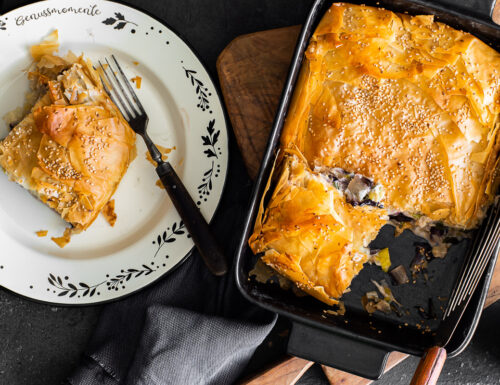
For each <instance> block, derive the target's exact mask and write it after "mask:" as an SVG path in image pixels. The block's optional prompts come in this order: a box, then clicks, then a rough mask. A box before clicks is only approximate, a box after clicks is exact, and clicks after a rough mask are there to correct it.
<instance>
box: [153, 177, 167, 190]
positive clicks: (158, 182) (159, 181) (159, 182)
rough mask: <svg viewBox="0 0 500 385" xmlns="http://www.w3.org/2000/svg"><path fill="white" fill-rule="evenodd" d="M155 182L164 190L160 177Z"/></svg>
mask: <svg viewBox="0 0 500 385" xmlns="http://www.w3.org/2000/svg"><path fill="white" fill-rule="evenodd" d="M155 184H156V185H157V186H158V187H159V188H161V189H162V190H165V186H164V185H163V183H161V180H160V179H158V180H157V181H156V183H155Z"/></svg>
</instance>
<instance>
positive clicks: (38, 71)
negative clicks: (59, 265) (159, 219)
mask: <svg viewBox="0 0 500 385" xmlns="http://www.w3.org/2000/svg"><path fill="white" fill-rule="evenodd" d="M57 48H58V43H57V32H55V33H53V34H52V35H51V36H50V38H49V39H48V40H46V41H44V42H42V43H41V44H40V45H37V46H34V47H32V48H31V53H32V56H33V58H34V59H35V62H34V64H33V65H32V66H31V67H30V69H29V71H28V77H29V78H30V80H31V82H32V88H33V90H34V92H35V93H36V94H37V95H38V96H39V98H38V100H37V101H36V103H35V104H34V106H33V107H32V108H31V109H30V110H29V112H28V113H27V114H26V115H25V116H24V117H23V118H22V119H21V120H20V121H19V122H16V123H14V124H11V125H14V127H13V128H12V130H11V131H10V133H9V134H8V135H7V137H6V138H5V139H3V140H2V141H1V142H0V166H1V167H2V168H3V169H4V171H5V172H6V173H7V174H8V176H9V178H10V179H11V180H13V181H15V182H17V183H19V184H20V185H22V186H23V187H24V188H25V189H27V190H28V191H30V192H31V193H32V194H33V195H35V196H36V197H38V198H39V199H40V200H41V201H42V202H44V203H45V204H46V205H48V206H49V207H50V208H52V209H54V210H55V211H57V212H58V213H59V214H60V215H61V217H62V218H63V219H64V220H65V221H67V222H69V223H70V224H71V226H72V229H73V230H72V232H79V231H81V230H85V229H87V228H88V227H89V226H90V225H91V224H92V222H93V221H94V220H95V219H96V217H97V216H98V214H99V213H100V212H101V210H102V209H103V208H104V207H105V205H106V204H107V203H108V201H109V200H110V198H111V196H112V195H113V193H114V192H115V190H116V188H117V187H118V184H119V183H120V180H121V179H122V177H123V175H124V174H125V172H126V171H127V168H128V166H129V164H130V162H131V161H132V159H133V158H134V154H135V134H134V132H133V131H132V129H131V128H130V126H129V125H128V123H127V122H126V121H125V120H124V119H123V117H122V115H121V114H120V111H119V110H118V108H117V107H116V106H115V105H114V104H113V102H112V101H111V99H110V98H109V97H108V95H107V94H106V92H105V91H104V89H103V86H102V84H101V80H100V78H99V75H98V73H97V72H96V71H95V70H94V69H93V67H92V64H91V63H90V61H88V60H85V59H84V58H83V57H82V56H80V57H76V56H75V55H73V54H68V55H67V56H66V57H59V56H57V55H55V54H54V51H56V50H57ZM66 235H68V232H67V233H66ZM68 239H69V237H68V236H66V237H63V238H56V239H55V240H56V242H57V243H58V244H59V245H60V246H64V245H65V243H67V241H68Z"/></svg>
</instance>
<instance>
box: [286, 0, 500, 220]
mask: <svg viewBox="0 0 500 385" xmlns="http://www.w3.org/2000/svg"><path fill="white" fill-rule="evenodd" d="M499 113H500V54H499V53H497V52H496V51H494V50H493V49H492V48H490V47H489V46H487V45H486V44H484V43H483V42H481V41H480V40H479V39H477V38H475V37H474V36H472V35H470V34H467V33H464V32H461V31H457V30H455V29H453V28H451V27H449V26H447V25H444V24H442V23H438V22H435V21H433V17H432V16H409V15H404V14H396V13H393V12H390V11H387V10H383V9H379V8H374V7H367V6H359V5H351V4H344V3H335V4H333V5H332V7H331V8H330V9H329V10H328V11H327V13H326V14H325V16H324V17H323V19H322V20H321V22H320V24H319V25H318V27H317V29H316V31H315V33H314V35H313V37H312V39H311V42H310V44H309V47H308V49H307V52H306V59H305V61H304V64H303V67H302V71H301V74H300V77H299V80H298V82H297V85H296V90H295V94H294V99H293V101H292V104H291V107H290V109H289V112H288V115H287V120H286V124H285V128H284V132H283V135H282V146H283V147H284V148H294V147H297V148H298V149H299V150H300V151H301V152H302V153H303V154H304V156H305V158H306V159H307V161H308V162H309V164H310V166H311V167H313V168H314V167H320V168H321V167H341V168H343V169H345V170H348V171H352V172H356V173H360V174H363V175H365V176H367V177H370V178H372V179H373V180H374V181H375V182H376V183H380V184H382V185H383V186H384V188H385V191H386V194H385V198H384V201H383V203H384V205H385V206H386V207H388V208H391V209H395V210H398V211H404V212H407V213H410V214H423V215H426V216H428V217H429V218H431V219H433V220H442V221H443V222H444V223H445V224H447V225H450V226H455V227H461V228H472V227H474V226H476V225H477V224H478V221H479V220H480V219H481V217H482V216H483V214H484V208H485V207H486V206H487V204H489V203H490V202H491V200H492V197H493V195H494V194H495V192H496V187H497V184H498V183H497V181H496V179H497V178H496V171H495V170H496V169H497V166H498V154H499V140H498V135H497V130H498V127H499V125H500V123H499Z"/></svg>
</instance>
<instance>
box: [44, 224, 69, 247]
mask: <svg viewBox="0 0 500 385" xmlns="http://www.w3.org/2000/svg"><path fill="white" fill-rule="evenodd" d="M73 230H74V229H72V228H67V229H65V230H64V234H63V235H62V236H61V237H52V238H50V239H52V240H53V241H54V242H55V243H56V245H57V246H59V247H60V248H61V249H62V248H63V247H64V246H66V245H67V244H68V243H69V242H70V241H71V234H72V233H73Z"/></svg>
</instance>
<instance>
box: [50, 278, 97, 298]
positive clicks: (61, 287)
mask: <svg viewBox="0 0 500 385" xmlns="http://www.w3.org/2000/svg"><path fill="white" fill-rule="evenodd" d="M47 279H48V281H49V283H50V284H51V285H52V286H53V288H55V289H57V291H58V294H57V296H58V297H64V296H68V297H69V298H73V297H74V296H76V295H78V297H87V296H88V297H93V296H94V295H95V294H96V292H97V288H98V287H99V286H101V285H102V284H103V283H105V282H106V281H102V282H100V283H97V284H95V285H88V284H86V283H84V282H80V283H78V284H75V283H71V282H67V283H64V280H63V279H62V278H61V277H60V276H58V275H57V276H56V275H54V274H52V273H51V274H49V276H48V278H47ZM65 279H66V278H65Z"/></svg>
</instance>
